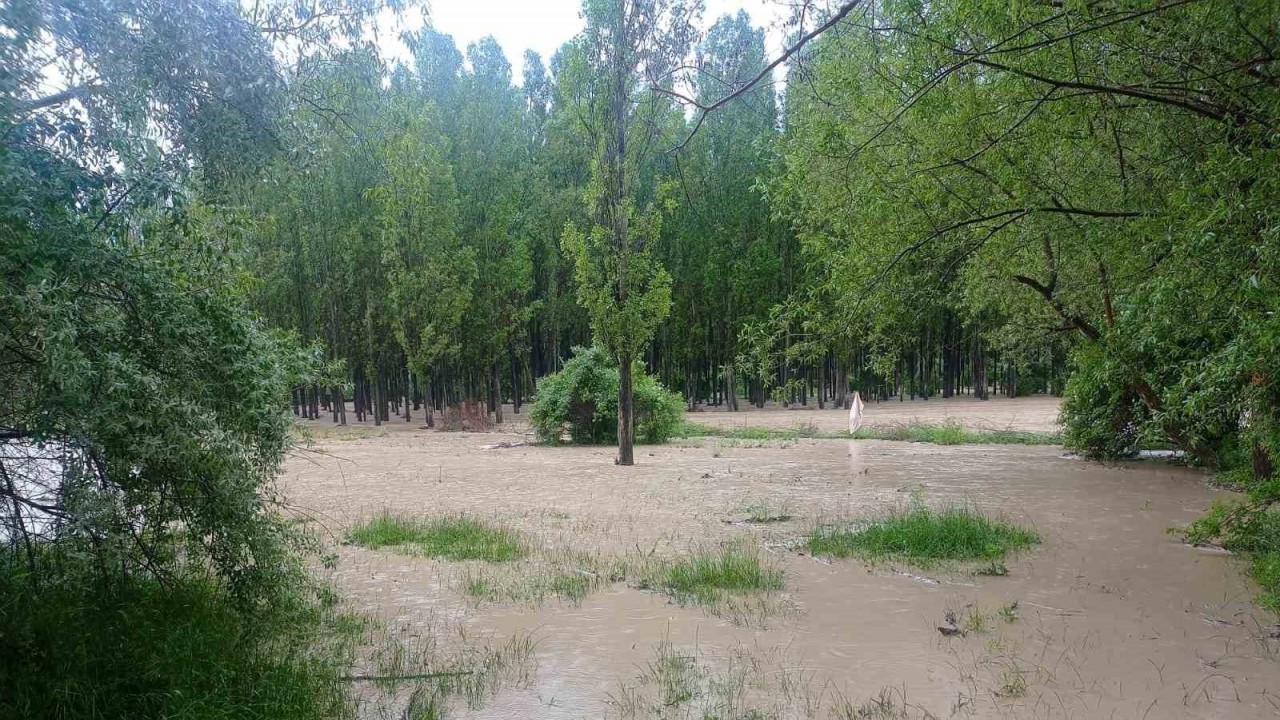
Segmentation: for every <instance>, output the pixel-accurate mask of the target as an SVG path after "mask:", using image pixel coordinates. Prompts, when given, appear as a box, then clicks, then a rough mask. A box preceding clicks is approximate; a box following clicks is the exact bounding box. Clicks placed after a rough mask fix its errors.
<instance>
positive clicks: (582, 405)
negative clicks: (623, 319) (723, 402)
mask: <svg viewBox="0 0 1280 720" xmlns="http://www.w3.org/2000/svg"><path fill="white" fill-rule="evenodd" d="M573 352H574V355H573V357H572V358H571V359H570V360H569V361H568V362H566V363H565V364H564V369H562V370H561V371H560V372H558V373H555V374H553V375H548V376H547V377H545V378H542V379H541V380H540V381H539V382H538V393H537V395H535V396H534V399H533V404H532V406H531V409H530V412H529V421H530V423H531V424H532V425H533V428H534V430H535V431H536V432H537V433H538V437H540V438H541V439H542V440H543V442H549V443H552V444H555V443H559V442H560V441H561V439H562V437H563V435H564V432H565V429H566V428H567V429H568V432H569V439H570V441H571V442H574V443H579V444H584V445H600V444H610V443H615V442H617V439H618V424H617V417H618V368H617V365H616V364H615V363H614V362H612V361H611V360H610V358H609V356H608V355H607V354H606V353H605V351H604V350H603V349H601V348H599V347H590V348H581V347H579V348H574V351H573ZM634 373H635V386H634V393H635V394H634V398H635V400H634V403H635V423H636V437H637V438H638V439H639V440H640V442H644V443H663V442H666V441H667V440H668V439H670V438H671V437H672V436H673V435H675V434H677V431H678V429H679V428H680V423H681V421H682V416H683V413H684V401H683V400H682V399H681V398H680V395H679V394H678V393H673V392H671V391H669V390H667V389H666V388H664V387H662V384H661V383H659V382H658V380H657V378H655V377H653V376H651V375H648V374H647V373H645V372H644V371H643V368H642V367H641V366H640V364H639V363H636V366H635V370H634Z"/></svg>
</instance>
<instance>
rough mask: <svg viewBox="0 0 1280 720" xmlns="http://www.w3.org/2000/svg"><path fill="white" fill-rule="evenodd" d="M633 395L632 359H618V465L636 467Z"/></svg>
mask: <svg viewBox="0 0 1280 720" xmlns="http://www.w3.org/2000/svg"><path fill="white" fill-rule="evenodd" d="M634 419H635V418H634V408H633V407H632V394H631V358H618V463H617V464H619V465H634V464H635V463H636V459H635V443H636V433H635V425H634V424H633V422H632V421H633V420H634Z"/></svg>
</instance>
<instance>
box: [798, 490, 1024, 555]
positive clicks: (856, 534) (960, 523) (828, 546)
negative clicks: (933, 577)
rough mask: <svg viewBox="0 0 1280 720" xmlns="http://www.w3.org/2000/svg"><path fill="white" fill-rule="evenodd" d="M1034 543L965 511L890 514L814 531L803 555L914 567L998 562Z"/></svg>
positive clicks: (916, 508) (1013, 528)
mask: <svg viewBox="0 0 1280 720" xmlns="http://www.w3.org/2000/svg"><path fill="white" fill-rule="evenodd" d="M1039 542H1040V538H1039V536H1037V535H1036V533H1035V532H1033V531H1031V530H1027V529H1025V528H1022V527H1019V526H1017V525H1014V524H1013V523H1011V522H1009V521H1008V520H1004V519H1002V518H990V517H987V516H985V515H983V514H982V513H981V512H979V511H977V510H974V509H972V508H967V507H950V508H945V509H943V510H936V511H935V510H930V509H929V508H927V507H924V506H922V505H913V506H912V507H911V508H909V509H902V510H895V511H892V512H890V513H889V514H887V515H885V516H884V517H882V518H880V519H878V520H875V521H873V522H871V523H868V524H866V525H865V526H863V527H861V528H854V529H849V528H840V527H819V528H817V529H816V530H814V531H813V533H811V534H810V536H809V543H808V546H809V551H810V552H811V553H813V554H814V555H828V556H832V557H865V558H870V559H887V558H899V559H902V560H905V561H908V562H912V563H914V564H917V565H929V564H932V563H936V562H939V561H966V560H968V561H972V560H979V561H981V560H988V561H995V560H998V559H1000V558H1002V557H1004V555H1005V554H1006V553H1008V552H1010V551H1013V550H1020V549H1022V548H1026V547H1030V546H1032V545H1035V544H1037V543H1039Z"/></svg>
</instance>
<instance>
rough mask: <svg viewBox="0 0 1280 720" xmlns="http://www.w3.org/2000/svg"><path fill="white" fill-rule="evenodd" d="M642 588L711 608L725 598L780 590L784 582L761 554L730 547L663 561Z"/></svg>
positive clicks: (649, 574)
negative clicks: (663, 592)
mask: <svg viewBox="0 0 1280 720" xmlns="http://www.w3.org/2000/svg"><path fill="white" fill-rule="evenodd" d="M641 586H642V587H652V588H656V589H659V590H663V591H665V592H667V593H669V594H671V595H672V596H673V597H675V598H676V599H677V600H679V601H681V602H684V601H692V602H696V603H699V604H702V605H711V604H714V603H716V602H717V601H719V600H721V599H723V598H724V597H725V596H726V595H734V594H745V593H753V592H761V591H768V590H781V589H782V587H783V579H782V571H781V570H777V569H775V568H770V567H767V566H766V565H764V564H763V563H762V562H761V561H760V555H759V554H758V553H755V552H751V551H750V550H747V549H744V548H739V547H727V548H722V549H719V550H714V551H713V550H696V551H694V552H691V553H689V554H688V555H686V556H684V557H681V558H678V559H676V560H669V561H660V562H658V563H657V565H656V567H654V568H652V569H651V570H650V572H649V573H648V576H647V577H645V578H643V579H642V580H641Z"/></svg>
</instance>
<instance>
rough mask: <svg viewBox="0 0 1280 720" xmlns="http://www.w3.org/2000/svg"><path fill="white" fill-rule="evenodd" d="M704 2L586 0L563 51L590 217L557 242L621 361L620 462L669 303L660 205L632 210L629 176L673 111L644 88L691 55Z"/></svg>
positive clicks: (597, 326) (629, 446)
mask: <svg viewBox="0 0 1280 720" xmlns="http://www.w3.org/2000/svg"><path fill="white" fill-rule="evenodd" d="M700 9H701V8H700V5H699V4H698V3H696V2H694V3H692V4H685V3H683V2H680V1H679V0H587V1H586V2H585V3H584V4H583V15H584V16H585V17H586V20H587V28H586V30H584V31H583V33H582V34H581V35H579V36H578V37H577V39H575V40H574V42H573V45H572V49H571V50H570V51H569V52H568V53H567V55H568V58H567V63H566V64H567V67H566V71H565V73H564V75H565V82H566V83H568V84H570V85H573V86H576V87H574V88H573V89H574V90H576V92H573V93H567V95H568V96H569V97H575V98H577V101H576V102H577V107H576V108H575V109H576V111H577V112H578V116H579V119H580V120H581V124H582V126H583V127H584V129H585V130H586V132H587V135H588V136H589V137H590V138H591V140H592V142H593V143H594V144H595V160H594V162H593V178H592V183H591V185H590V187H589V188H588V190H587V196H588V198H589V202H590V204H591V205H592V210H593V213H594V224H593V225H592V227H591V228H590V229H589V230H588V231H587V232H585V233H583V232H581V231H579V230H578V228H577V227H575V226H574V225H572V224H569V225H568V226H566V228H565V232H564V237H563V239H562V244H563V246H564V249H565V252H566V254H567V255H568V256H569V257H572V258H573V259H574V277H575V279H576V280H577V284H578V302H579V304H581V305H582V306H583V307H584V308H586V310H587V313H588V314H589V315H590V316H591V329H592V332H593V333H594V335H595V339H596V342H598V343H599V344H600V345H602V346H603V347H604V348H605V349H606V350H608V352H609V354H610V355H612V356H613V357H614V359H615V360H617V363H618V376H619V377H618V380H619V382H618V461H617V462H618V464H619V465H632V464H634V463H635V457H634V452H633V446H634V444H635V424H634V422H633V419H634V408H633V404H632V395H633V382H634V380H633V377H632V365H633V363H634V361H635V359H636V358H637V357H638V356H639V354H640V350H641V349H642V348H643V347H644V346H645V345H646V344H647V343H648V342H649V340H650V339H651V338H652V337H653V333H654V331H655V330H656V329H657V327H658V325H659V324H660V323H661V322H662V320H663V318H665V317H666V315H667V312H668V311H669V310H670V306H671V277H670V276H669V275H668V274H667V272H666V270H664V269H663V268H662V266H661V264H660V263H659V262H658V261H657V259H656V258H654V257H653V255H652V252H651V244H652V242H653V241H655V240H656V239H657V238H658V234H659V232H660V230H661V215H660V213H659V211H658V209H657V206H656V204H651V205H650V206H649V208H648V209H647V210H646V211H645V212H643V213H641V214H637V213H636V207H635V203H634V200H633V194H634V193H633V191H634V185H635V179H636V177H637V176H638V175H639V168H640V166H641V164H642V163H643V162H644V160H645V158H647V157H649V156H650V155H651V154H652V152H653V151H654V148H655V145H656V143H658V142H659V141H660V140H661V139H662V138H663V137H664V130H663V129H664V127H667V128H669V127H671V123H670V122H669V121H670V120H671V119H672V118H675V119H676V121H677V122H678V120H679V114H678V113H674V112H673V110H672V105H671V102H670V99H669V98H667V97H665V96H662V95H659V94H657V93H653V92H651V91H650V90H649V89H648V85H650V84H652V82H654V81H655V80H656V79H658V78H664V77H667V76H670V75H671V74H672V73H673V72H675V69H676V68H677V67H679V66H680V64H681V61H682V59H683V58H684V57H685V55H686V54H687V53H688V49H689V46H690V43H691V41H692V39H693V35H694V30H693V25H692V23H691V22H690V20H691V18H694V17H696V16H697V14H698V13H699V11H700Z"/></svg>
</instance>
